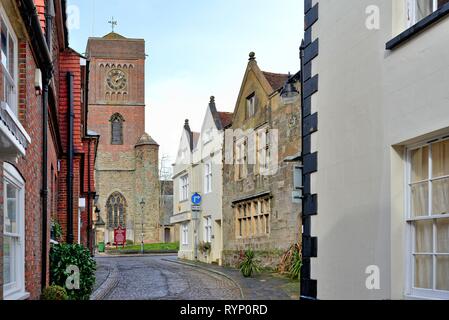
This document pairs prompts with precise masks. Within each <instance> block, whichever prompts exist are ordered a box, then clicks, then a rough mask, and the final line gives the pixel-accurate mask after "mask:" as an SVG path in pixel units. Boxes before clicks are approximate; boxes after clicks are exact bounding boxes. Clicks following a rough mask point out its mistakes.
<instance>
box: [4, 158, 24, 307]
mask: <svg viewBox="0 0 449 320" xmlns="http://www.w3.org/2000/svg"><path fill="white" fill-rule="evenodd" d="M3 173H4V175H3V204H4V205H3V298H4V299H5V300H15V299H25V298H27V294H26V292H25V272H24V267H25V203H24V198H25V195H24V186H25V183H24V181H23V179H22V177H21V176H20V174H19V172H18V171H17V170H16V169H15V168H14V167H13V166H12V165H10V164H8V163H5V164H4V166H3Z"/></svg>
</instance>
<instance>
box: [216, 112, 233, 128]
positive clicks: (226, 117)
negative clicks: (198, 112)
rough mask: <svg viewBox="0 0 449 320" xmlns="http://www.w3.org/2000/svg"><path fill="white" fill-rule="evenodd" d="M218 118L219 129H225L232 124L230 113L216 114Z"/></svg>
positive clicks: (231, 114)
mask: <svg viewBox="0 0 449 320" xmlns="http://www.w3.org/2000/svg"><path fill="white" fill-rule="evenodd" d="M218 115H219V117H220V122H221V127H222V128H227V127H229V126H230V125H231V124H232V118H233V117H234V114H233V113H232V112H218Z"/></svg>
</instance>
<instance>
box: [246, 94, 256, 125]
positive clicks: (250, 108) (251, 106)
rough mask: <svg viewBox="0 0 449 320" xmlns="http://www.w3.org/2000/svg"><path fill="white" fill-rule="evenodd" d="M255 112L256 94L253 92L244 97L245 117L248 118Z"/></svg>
mask: <svg viewBox="0 0 449 320" xmlns="http://www.w3.org/2000/svg"><path fill="white" fill-rule="evenodd" d="M255 114H256V94H255V93H253V94H251V95H250V96H248V98H246V118H247V119H249V118H251V117H253V116H254V115H255Z"/></svg>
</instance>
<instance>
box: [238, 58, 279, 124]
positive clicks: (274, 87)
mask: <svg viewBox="0 0 449 320" xmlns="http://www.w3.org/2000/svg"><path fill="white" fill-rule="evenodd" d="M250 73H253V75H254V76H255V77H256V79H257V80H258V82H259V84H260V87H261V88H262V89H263V91H264V92H265V93H266V94H267V96H270V95H271V94H273V93H274V92H276V91H278V90H279V89H280V88H282V87H283V86H284V84H285V83H286V82H287V80H288V75H287V74H282V73H273V72H266V71H262V70H260V68H259V66H258V65H257V61H256V54H255V53H254V52H251V53H250V54H249V62H248V65H247V67H246V71H245V74H244V76H243V80H242V84H241V85H240V90H239V95H238V97H237V102H236V106H235V108H234V116H236V115H237V113H238V107H239V102H240V101H241V99H243V98H244V97H243V96H242V95H243V90H244V88H245V85H246V82H247V81H248V77H249V75H250Z"/></svg>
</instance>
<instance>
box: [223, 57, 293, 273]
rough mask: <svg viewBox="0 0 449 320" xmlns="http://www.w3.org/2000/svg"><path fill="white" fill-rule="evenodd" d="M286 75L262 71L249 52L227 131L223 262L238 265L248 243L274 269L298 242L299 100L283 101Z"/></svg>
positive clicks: (224, 177)
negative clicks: (282, 92)
mask: <svg viewBox="0 0 449 320" xmlns="http://www.w3.org/2000/svg"><path fill="white" fill-rule="evenodd" d="M287 80H288V75H286V74H274V73H269V72H264V71H261V70H260V69H259V67H258V65H257V62H256V59H255V55H254V53H251V54H250V59H249V63H248V66H247V69H246V72H245V75H244V79H243V83H242V85H241V90H240V93H239V96H238V99H237V103H236V107H235V111H234V116H233V120H232V125H231V126H230V127H229V128H228V130H227V131H226V134H225V154H224V170H223V239H224V241H223V246H224V247H223V263H224V264H225V265H230V266H237V265H238V262H239V259H240V257H241V254H242V253H243V252H244V251H245V250H247V249H250V248H251V249H253V250H254V251H255V252H256V255H257V257H258V258H259V259H261V261H262V264H263V266H265V267H269V268H276V267H277V265H278V263H279V262H280V257H281V255H282V254H283V253H284V252H286V251H287V250H288V249H289V248H290V247H291V246H292V245H294V244H297V243H299V242H300V225H301V223H300V220H301V219H300V213H301V205H300V204H301V202H300V198H298V197H295V195H296V193H295V191H296V190H298V188H299V187H300V185H299V182H298V181H299V180H298V177H300V175H301V173H300V167H299V162H293V161H294V160H299V156H300V141H299V139H298V137H299V136H300V134H301V119H300V99H299V98H298V99H296V100H295V101H294V102H293V103H292V102H288V103H284V102H283V100H281V98H280V91H281V89H282V88H283V87H284V85H285V84H286V82H287ZM295 86H296V87H297V88H299V84H298V83H297V82H296V83H295ZM295 175H296V178H297V179H295ZM295 181H296V182H297V183H296V184H295Z"/></svg>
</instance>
